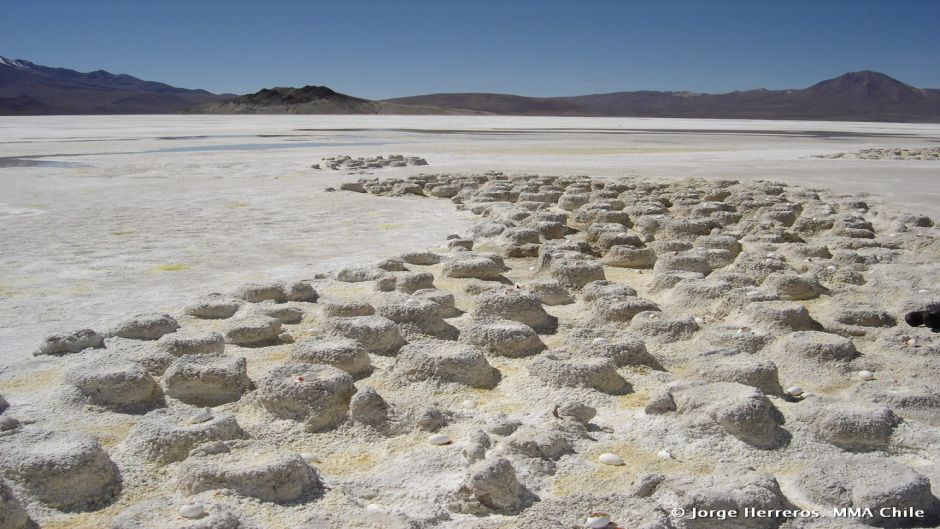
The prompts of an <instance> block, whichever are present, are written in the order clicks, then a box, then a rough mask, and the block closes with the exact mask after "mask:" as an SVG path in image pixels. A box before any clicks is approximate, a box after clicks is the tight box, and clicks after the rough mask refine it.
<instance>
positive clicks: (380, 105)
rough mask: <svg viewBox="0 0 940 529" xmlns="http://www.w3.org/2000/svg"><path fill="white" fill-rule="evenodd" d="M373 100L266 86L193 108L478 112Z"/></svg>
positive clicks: (205, 110)
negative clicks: (250, 92)
mask: <svg viewBox="0 0 940 529" xmlns="http://www.w3.org/2000/svg"><path fill="white" fill-rule="evenodd" d="M432 105H433V104H431V103H428V104H425V105H423V106H414V105H407V104H400V103H389V102H382V101H370V100H368V99H362V98H359V97H353V96H350V95H346V94H341V93H339V92H335V91H333V90H331V89H330V88H327V87H325V86H305V87H303V88H282V87H278V88H264V89H262V90H260V91H258V92H255V93H254V94H248V95H243V96H239V97H235V98H232V99H229V100H227V101H219V102H214V103H208V104H205V105H202V106H199V107H197V108H194V109H192V110H190V111H191V112H194V113H205V114H477V113H478V112H474V111H473V110H469V109H451V108H439V107H436V106H432Z"/></svg>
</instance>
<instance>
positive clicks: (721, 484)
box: [657, 464, 796, 529]
mask: <svg viewBox="0 0 940 529" xmlns="http://www.w3.org/2000/svg"><path fill="white" fill-rule="evenodd" d="M663 489H666V490H665V491H664V492H660V491H663ZM657 494H663V495H664V497H668V498H669V500H670V503H673V502H674V504H675V505H676V506H677V507H678V508H680V509H683V510H684V512H687V513H691V512H692V510H693V509H694V510H701V511H715V510H722V509H727V510H729V511H735V512H738V513H744V512H745V509H750V510H760V511H770V512H771V514H770V515H764V516H738V517H736V518H734V519H733V521H732V522H731V523H728V524H720V525H719V527H733V528H735V529H776V528H777V527H779V526H780V525H781V524H782V523H783V522H784V521H786V519H787V518H788V517H787V516H784V515H780V514H773V511H780V510H784V509H794V510H795V509H796V507H794V506H792V505H791V504H790V502H789V501H787V498H786V497H785V496H784V495H783V493H782V492H781V491H780V485H779V484H778V483H777V480H776V479H774V478H773V476H770V475H767V474H764V473H762V472H759V471H756V470H754V469H753V468H749V467H745V466H742V465H737V464H721V465H719V466H718V467H717V468H716V469H715V471H714V472H713V473H712V474H710V475H706V476H688V477H686V476H682V475H680V476H679V477H677V478H675V479H667V480H665V481H664V482H663V483H661V484H660V485H659V486H658V488H657ZM673 519H674V520H677V522H678V525H677V527H680V528H682V529H706V528H711V527H715V525H714V519H710V518H708V517H705V518H702V517H698V518H697V519H695V520H693V519H691V517H690V516H686V517H680V518H673Z"/></svg>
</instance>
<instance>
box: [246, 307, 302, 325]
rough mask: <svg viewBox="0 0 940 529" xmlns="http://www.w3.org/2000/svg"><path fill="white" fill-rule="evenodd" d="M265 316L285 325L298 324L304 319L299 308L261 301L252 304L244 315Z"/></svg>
mask: <svg viewBox="0 0 940 529" xmlns="http://www.w3.org/2000/svg"><path fill="white" fill-rule="evenodd" d="M249 314H250V315H257V316H267V317H269V318H275V319H277V320H280V322H281V323H283V324H285V325H293V324H296V323H300V322H301V321H303V319H304V311H303V309H301V308H300V307H293V306H290V305H286V304H282V303H274V302H271V301H262V302H260V303H256V304H253V305H252V306H251V308H250V309H249V311H246V315H249Z"/></svg>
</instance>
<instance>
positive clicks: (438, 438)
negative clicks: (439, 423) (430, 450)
mask: <svg viewBox="0 0 940 529" xmlns="http://www.w3.org/2000/svg"><path fill="white" fill-rule="evenodd" d="M428 442H429V443H431V444H432V445H437V446H440V445H447V444H450V443H452V442H453V439H451V438H450V436H449V435H447V434H446V433H436V434H434V435H432V436H431V437H428Z"/></svg>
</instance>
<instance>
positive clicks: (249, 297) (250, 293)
mask: <svg viewBox="0 0 940 529" xmlns="http://www.w3.org/2000/svg"><path fill="white" fill-rule="evenodd" d="M286 289H287V285H286V284H284V282H283V281H269V282H266V283H246V284H244V285H242V286H240V287H238V288H237V289H236V290H235V293H234V295H235V297H236V298H238V299H242V300H245V301H247V302H249V303H260V302H262V301H274V302H276V303H283V302H285V301H287V293H286V292H285V290H286Z"/></svg>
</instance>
